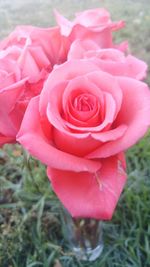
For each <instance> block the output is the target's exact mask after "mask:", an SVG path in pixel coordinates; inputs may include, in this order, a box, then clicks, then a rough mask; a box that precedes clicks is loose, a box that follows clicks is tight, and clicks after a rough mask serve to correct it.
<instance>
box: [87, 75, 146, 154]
mask: <svg viewBox="0 0 150 267" xmlns="http://www.w3.org/2000/svg"><path fill="white" fill-rule="evenodd" d="M118 82H119V84H120V88H121V89H122V93H123V102H122V106H121V109H120V113H119V115H118V117H117V119H116V121H115V127H117V126H119V125H121V124H125V125H126V126H127V130H126V131H125V133H124V135H123V136H122V137H121V138H119V139H117V140H115V141H112V142H108V143H106V144H104V145H103V146H101V147H100V148H99V149H97V150H95V151H94V152H93V153H90V154H89V155H88V156H87V158H101V157H102V158H103V157H109V156H111V155H115V154H116V153H118V152H121V151H124V150H126V149H128V148H129V147H131V146H132V145H134V144H135V143H136V142H137V141H138V140H139V139H140V138H141V137H143V135H144V134H145V133H146V131H147V129H148V127H149V126H150V91H149V89H148V87H147V85H146V84H145V83H142V82H140V81H137V80H134V79H131V78H118Z"/></svg>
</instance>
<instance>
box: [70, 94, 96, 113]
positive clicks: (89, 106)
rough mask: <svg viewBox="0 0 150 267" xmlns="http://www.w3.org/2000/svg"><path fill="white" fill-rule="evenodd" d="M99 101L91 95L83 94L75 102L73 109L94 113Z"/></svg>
mask: <svg viewBox="0 0 150 267" xmlns="http://www.w3.org/2000/svg"><path fill="white" fill-rule="evenodd" d="M96 102H97V99H96V97H95V96H93V95H91V94H81V95H79V96H77V97H75V99H74V100H73V107H74V109H76V110H77V111H84V112H87V111H92V110H93V109H94V108H95V106H96Z"/></svg>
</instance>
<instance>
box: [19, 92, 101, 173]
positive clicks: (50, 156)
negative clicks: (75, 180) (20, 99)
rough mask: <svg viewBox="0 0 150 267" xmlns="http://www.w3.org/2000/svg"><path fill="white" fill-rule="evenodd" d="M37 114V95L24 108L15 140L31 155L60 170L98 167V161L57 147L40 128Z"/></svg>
mask: <svg viewBox="0 0 150 267" xmlns="http://www.w3.org/2000/svg"><path fill="white" fill-rule="evenodd" d="M41 119H42V118H40V114H39V97H35V98H32V99H31V101H30V103H29V105H28V108H27V110H26V113H25V116H24V119H23V122H22V125H21V128H20V131H19V133H18V135H17V141H18V142H19V143H21V144H22V145H23V147H25V148H26V149H27V150H28V151H29V152H30V154H31V155H33V156H35V157H36V158H37V159H39V160H40V161H41V162H43V163H44V164H46V165H48V166H50V167H52V168H57V169H60V170H61V171H62V170H72V171H75V172H79V171H89V172H93V171H96V170H98V169H99V168H100V163H99V162H96V161H91V160H86V159H84V158H80V157H76V156H73V155H71V154H68V153H65V152H62V151H60V150H59V149H57V148H56V147H55V146H54V144H53V142H52V140H48V139H47V137H46V135H44V132H43V130H42V124H40V122H41Z"/></svg>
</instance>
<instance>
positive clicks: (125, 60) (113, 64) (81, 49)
mask: <svg viewBox="0 0 150 267" xmlns="http://www.w3.org/2000/svg"><path fill="white" fill-rule="evenodd" d="M81 58H85V59H88V58H90V59H93V60H94V62H97V65H98V66H99V67H100V68H101V70H103V71H106V72H109V73H110V74H112V75H117V76H119V75H121V76H128V77H132V78H135V79H138V80H141V79H143V78H145V77H146V71H147V64H146V63H145V62H144V61H142V60H140V59H138V58H136V57H134V56H132V55H130V54H129V55H127V56H126V55H125V54H124V53H123V52H121V51H119V50H118V49H115V48H106V49H99V48H98V46H97V45H96V44H95V42H93V41H92V40H85V41H84V40H79V39H77V40H75V41H74V42H73V43H72V45H71V47H70V51H69V53H68V60H70V59H81Z"/></svg>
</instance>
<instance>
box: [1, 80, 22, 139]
mask: <svg viewBox="0 0 150 267" xmlns="http://www.w3.org/2000/svg"><path fill="white" fill-rule="evenodd" d="M25 82H26V80H25V79H24V80H21V81H19V82H17V83H14V84H13V85H11V86H9V87H7V88H5V89H4V90H1V92H0V133H2V134H3V135H5V136H10V137H14V138H15V137H16V134H17V130H18V129H17V128H16V127H15V125H14V124H13V122H12V120H11V117H10V113H11V111H12V110H13V108H14V106H15V104H16V102H17V101H18V100H19V98H20V97H21V95H22V94H23V93H24V90H25ZM8 100H9V101H8Z"/></svg>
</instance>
